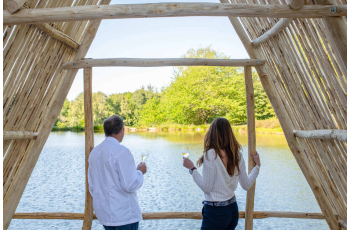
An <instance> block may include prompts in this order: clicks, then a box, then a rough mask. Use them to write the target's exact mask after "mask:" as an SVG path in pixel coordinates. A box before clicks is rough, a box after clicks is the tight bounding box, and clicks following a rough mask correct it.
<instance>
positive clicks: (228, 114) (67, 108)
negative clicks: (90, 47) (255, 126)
mask: <svg viewBox="0 0 350 230" xmlns="http://www.w3.org/2000/svg"><path fill="white" fill-rule="evenodd" d="M182 57H183V58H211V59H215V58H219V59H224V58H229V57H228V56H226V55H224V54H222V53H219V52H217V51H215V50H213V49H211V47H206V48H200V49H197V50H194V49H191V50H189V51H188V52H187V53H186V54H185V55H183V56H182ZM253 85H254V96H255V115H256V118H257V119H258V120H265V119H268V118H270V117H274V116H275V114H274V111H273V108H272V106H271V104H270V102H269V100H268V98H267V96H266V94H265V92H264V90H263V88H262V85H261V83H260V80H259V77H258V76H257V74H256V72H254V71H253ZM92 103H93V119H94V125H95V126H101V125H102V124H103V121H104V120H105V119H106V118H107V117H109V116H111V115H113V114H117V115H119V116H120V117H122V118H123V120H124V123H125V125H127V126H147V127H155V126H157V125H161V124H165V123H172V124H174V123H176V124H182V125H189V124H194V125H202V124H210V123H211V122H212V121H213V120H214V119H215V118H217V117H225V118H227V119H228V120H229V121H230V122H231V124H237V123H243V122H245V121H246V120H247V115H246V95H245V80H244V72H243V68H238V67H211V66H205V67H203V66H190V67H179V68H175V69H174V72H173V78H172V81H171V83H170V84H169V85H168V86H167V87H163V88H162V89H161V90H160V92H159V91H158V90H157V89H156V88H155V87H153V86H152V85H148V86H147V87H141V88H140V89H138V90H136V91H134V92H125V93H116V94H111V95H106V94H104V93H102V92H97V93H93V96H92ZM84 125H85V123H84V95H83V93H80V94H79V95H78V96H77V97H76V98H75V99H74V100H73V101H68V100H67V99H66V100H65V102H64V105H63V108H62V110H61V112H60V114H59V116H58V118H57V121H56V126H57V127H58V128H60V129H65V128H78V129H80V128H83V127H84Z"/></svg>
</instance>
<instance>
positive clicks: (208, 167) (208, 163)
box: [192, 150, 216, 194]
mask: <svg viewBox="0 0 350 230" xmlns="http://www.w3.org/2000/svg"><path fill="white" fill-rule="evenodd" d="M206 154H208V159H207V156H204V161H203V176H201V174H199V172H198V170H194V171H193V173H192V177H193V180H194V182H196V184H197V185H198V187H199V188H200V189H201V190H202V191H203V192H204V193H205V194H209V193H210V192H211V190H212V188H213V186H214V178H215V173H216V170H215V165H214V160H215V155H216V154H215V151H213V152H211V150H209V151H208V152H207V153H206ZM206 154H205V155H206Z"/></svg>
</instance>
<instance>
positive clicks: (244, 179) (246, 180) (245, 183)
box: [239, 154, 260, 191]
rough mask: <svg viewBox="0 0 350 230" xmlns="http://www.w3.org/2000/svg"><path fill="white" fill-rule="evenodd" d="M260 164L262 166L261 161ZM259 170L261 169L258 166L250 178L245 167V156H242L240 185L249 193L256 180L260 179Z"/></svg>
mask: <svg viewBox="0 0 350 230" xmlns="http://www.w3.org/2000/svg"><path fill="white" fill-rule="evenodd" d="M259 164H260V159H259ZM259 169H260V167H259V166H258V165H256V166H255V167H254V168H253V169H252V171H251V172H250V174H249V176H248V175H247V171H246V167H245V162H244V159H243V156H242V154H241V159H240V162H239V171H240V174H239V183H240V185H241V186H242V188H243V189H244V190H246V191H248V190H249V189H250V187H252V185H253V184H254V182H255V180H256V178H257V177H258V174H259Z"/></svg>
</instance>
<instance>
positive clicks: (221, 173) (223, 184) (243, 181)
mask: <svg viewBox="0 0 350 230" xmlns="http://www.w3.org/2000/svg"><path fill="white" fill-rule="evenodd" d="M207 156H208V157H207ZM239 170H240V173H239V175H238V170H237V169H235V173H234V175H233V176H230V175H229V174H228V173H227V170H226V168H225V165H224V164H223V162H222V161H221V159H220V157H219V156H217V157H216V158H215V150H214V149H210V150H208V151H207V153H206V154H205V155H204V159H203V173H202V174H203V176H201V175H200V174H199V172H198V170H194V171H193V173H192V177H193V180H194V181H195V182H196V184H197V185H198V186H199V187H200V189H201V190H202V191H203V192H204V196H205V200H206V201H225V200H229V199H231V198H232V197H233V196H234V195H235V190H236V189H237V185H238V181H239V183H240V185H241V186H242V188H243V189H244V190H249V188H250V187H251V186H252V185H253V184H254V182H255V180H256V178H257V176H258V174H259V166H255V167H254V168H253V170H252V171H251V173H250V174H249V176H248V175H247V171H246V167H245V162H244V159H243V156H242V153H240V162H239Z"/></svg>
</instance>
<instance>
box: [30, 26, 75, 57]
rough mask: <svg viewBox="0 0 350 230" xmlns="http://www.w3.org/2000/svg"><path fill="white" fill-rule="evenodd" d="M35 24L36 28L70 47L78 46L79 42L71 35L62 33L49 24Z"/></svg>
mask: <svg viewBox="0 0 350 230" xmlns="http://www.w3.org/2000/svg"><path fill="white" fill-rule="evenodd" d="M35 26H36V27H38V29H39V30H41V31H42V32H44V33H45V34H47V35H49V36H51V37H52V38H54V39H57V40H59V41H61V42H63V43H64V44H66V45H68V46H70V47H72V48H73V49H75V50H77V49H78V48H79V44H78V43H77V42H76V41H74V40H73V39H72V38H71V37H69V36H68V35H66V34H64V33H62V32H61V31H59V30H56V29H55V28H53V27H52V26H50V25H49V24H44V23H43V24H35Z"/></svg>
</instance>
